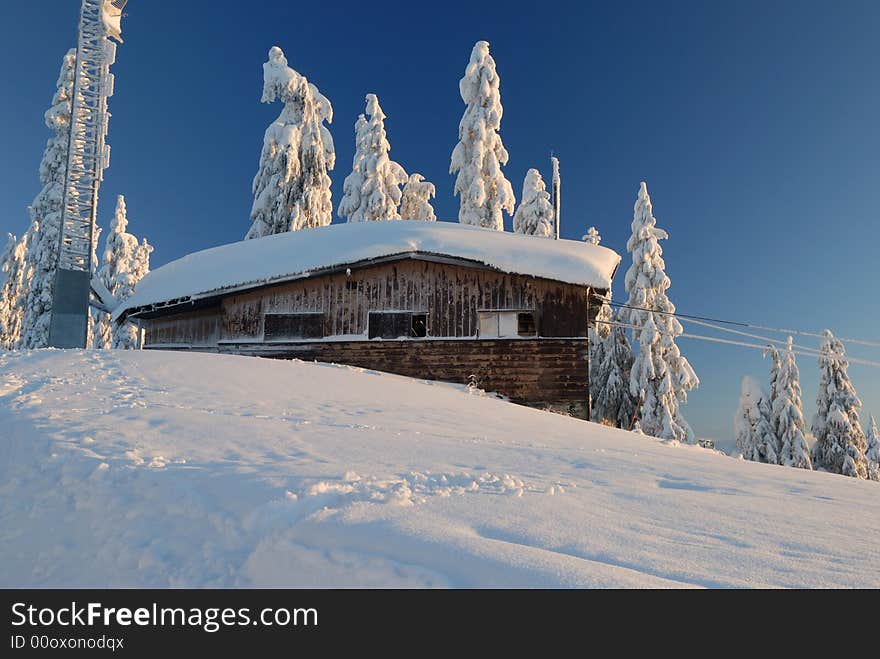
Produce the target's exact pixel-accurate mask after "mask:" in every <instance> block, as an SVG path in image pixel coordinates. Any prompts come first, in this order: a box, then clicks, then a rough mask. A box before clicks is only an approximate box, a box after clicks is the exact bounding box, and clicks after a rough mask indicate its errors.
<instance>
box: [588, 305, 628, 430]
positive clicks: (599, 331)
mask: <svg viewBox="0 0 880 659" xmlns="http://www.w3.org/2000/svg"><path fill="white" fill-rule="evenodd" d="M610 298H611V291H609V292H608V299H604V300H602V304H601V306H600V307H599V311H598V312H597V313H596V318H595V321H594V322H593V323H588V324H589V325H590V327H589V328H588V329H587V336H588V337H589V339H590V346H589V360H590V364H589V376H590V398H591V401H592V409H593V413H592V414H591V420H592V421H596V422H601V421H602V420H603V419H604V418H605V417H604V415H605V413H606V408H607V406H606V405H604V404H602V403H599V405H600V406H601V408H602V409H601V411H600V412H597V411H596V409H597V408H596V405H597V401H598V399H599V396H600V388H601V387H602V386H603V384H604V382H605V380H606V378H607V373H605V372H604V370H603V369H604V367H605V354H606V353H605V351H606V349H608V348H610V347H611V344H610V343H607V342H606V340H607V339H608V336H609V335H610V334H611V328H612V325H611V324H610V323H611V321H612V320H613V317H614V316H613V313H612V310H611V305H610V304H608V301H609V300H610ZM627 377H628V376H627Z"/></svg>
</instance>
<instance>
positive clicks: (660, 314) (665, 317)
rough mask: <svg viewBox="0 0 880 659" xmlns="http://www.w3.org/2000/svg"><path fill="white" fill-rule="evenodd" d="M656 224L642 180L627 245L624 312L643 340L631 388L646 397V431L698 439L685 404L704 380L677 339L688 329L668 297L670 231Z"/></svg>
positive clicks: (642, 411) (641, 412) (642, 402)
mask: <svg viewBox="0 0 880 659" xmlns="http://www.w3.org/2000/svg"><path fill="white" fill-rule="evenodd" d="M656 225H657V221H656V219H654V213H653V210H652V207H651V198H650V197H649V196H648V187H647V185H646V184H645V183H642V185H641V188H640V189H639V197H638V200H637V201H636V204H635V208H634V213H633V222H632V236H631V237H630V239H629V241H628V242H627V244H626V249H627V251H628V252H630V253H631V254H632V265H631V266H630V268H629V270H628V271H627V273H626V291H627V293H628V294H629V300H628V301H627V307H628V308H626V309H623V310H622V311H621V319H622V320H623V322H624V323H627V324H629V325H632V326H634V328H635V329H633V339H634V340H635V341H637V342H638V344H639V350H638V354H637V356H636V358H635V362H634V363H633V368H632V372H631V374H630V392H631V393H632V395H633V397H634V398H636V399H637V400H639V401H640V407H639V418H640V421H641V427H642V430H643V431H644V432H645V434H648V435H653V436H655V437H660V438H662V439H675V440H678V441H686V442H688V443H693V442H694V441H695V438H694V432H693V430H692V429H691V427H690V425H689V424H688V422H687V421H686V420H685V418H684V416H682V414H681V410H680V407H679V406H680V405H681V404H684V403H686V402H687V393H688V391H691V390H693V389H696V388H697V387H698V386H699V384H700V380H699V379H698V378H697V375H696V373H694V370H693V368H691V365H690V362H688V360H687V359H686V358H685V357H683V356H682V355H681V353H680V352H679V349H678V346H676V344H675V339H676V337H678V336H681V335H682V333H683V331H684V330H683V329H682V327H681V324H680V323H679V322H678V320H677V319H676V318H675V316H673V315H672V314H674V313H675V306H674V305H673V304H672V302H670V301H669V298H668V297H667V296H666V290H667V289H668V288H669V286H670V283H671V282H670V280H669V277H667V276H666V272H665V268H666V264H665V263H664V261H663V250H662V249H661V248H660V242H659V241H660V240H662V239H666V238H668V235H667V234H666V232H665V231H663V230H661V229H658V228H657V226H656Z"/></svg>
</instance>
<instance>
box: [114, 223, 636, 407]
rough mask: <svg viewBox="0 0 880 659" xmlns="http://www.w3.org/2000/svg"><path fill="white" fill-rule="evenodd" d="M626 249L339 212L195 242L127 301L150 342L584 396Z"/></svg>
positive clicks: (549, 395)
mask: <svg viewBox="0 0 880 659" xmlns="http://www.w3.org/2000/svg"><path fill="white" fill-rule="evenodd" d="M619 263H620V256H619V255H618V254H617V253H615V252H614V251H612V250H610V249H608V248H606V247H600V246H598V245H591V244H588V243H584V242H580V241H571V240H551V239H547V238H541V237H535V236H526V235H520V234H513V233H503V232H497V231H490V230H487V229H481V228H476V227H470V226H464V225H460V224H454V223H449V222H412V221H399V222H366V223H351V224H339V225H331V226H327V227H323V228H318V229H310V230H305V231H295V232H290V233H283V234H278V235H273V236H268V237H265V238H260V239H256V240H247V241H243V242H238V243H233V244H231V245H224V246H222V247H216V248H213V249H208V250H205V251H202V252H198V253H195V254H190V255H189V256H186V257H184V258H182V259H179V260H177V261H174V262H172V263H169V264H167V265H165V266H163V267H161V268H158V269H157V270H155V271H153V272H151V273H150V274H149V275H147V276H146V277H145V278H144V279H143V280H142V281H141V282H140V284H139V285H138V288H137V291H136V292H135V294H134V295H133V296H132V297H131V298H129V299H128V300H127V301H126V302H125V303H124V304H123V305H122V306H121V307H120V308H118V309H117V310H116V312H115V313H114V320H116V321H117V322H124V321H126V320H134V321H136V322H139V323H140V324H141V325H142V326H143V328H144V330H145V341H144V347H145V348H146V349H164V350H199V351H213V352H220V353H231V354H241V355H259V356H264V357H276V358H300V359H307V360H317V361H323V362H335V363H343V364H351V365H354V366H361V367H366V368H372V369H376V370H381V371H388V372H392V373H398V374H401V375H408V376H413V377H418V378H423V379H430V380H443V381H450V382H459V383H467V382H475V383H476V385H477V386H479V387H480V388H482V389H485V390H487V391H494V392H498V393H500V394H503V395H506V396H508V397H510V398H511V399H512V400H514V401H517V402H522V403H526V404H532V405H542V406H552V407H560V408H565V409H570V410H572V411H583V409H584V408H585V403H586V400H587V389H588V375H587V373H588V361H587V355H588V345H587V328H588V326H589V324H590V323H591V319H592V318H595V316H596V312H597V311H598V304H599V303H598V302H596V301H595V300H594V299H593V298H592V297H591V295H590V292H591V291H592V292H596V293H599V294H605V293H606V292H607V291H608V290H609V289H610V287H611V280H612V277H613V276H614V273H615V271H616V269H617V267H618V265H619Z"/></svg>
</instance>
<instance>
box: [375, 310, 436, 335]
mask: <svg viewBox="0 0 880 659" xmlns="http://www.w3.org/2000/svg"><path fill="white" fill-rule="evenodd" d="M380 316H399V317H402V318H403V317H405V318H406V320H405V321H403V323H402V326H405V327H407V328H408V329H407V331H406V332H403V333H400V334H397V335H396V336H390V335H388V336H385V335H383V334H382V329H381V328H380V327H378V326H377V325H376V324H374V320H373V319H374V318H376V319H377V320H378V317H380ZM428 316H429V314H428V312H427V311H423V310H414V311H408V310H407V311H404V310H396V311H385V310H382V309H371V310H370V311H369V312H368V313H367V338H368V339H369V340H371V341H372V340H373V339H381V340H383V341H396V340H401V339H403V340H412V339H427V338H430V336H429V334H428ZM416 318H424V332H425V333H424V334H419V335H417V334H414V325H413V323H414V322H415V320H416Z"/></svg>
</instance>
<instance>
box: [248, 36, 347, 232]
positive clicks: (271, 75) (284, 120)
mask: <svg viewBox="0 0 880 659" xmlns="http://www.w3.org/2000/svg"><path fill="white" fill-rule="evenodd" d="M275 101H281V102H282V103H284V109H283V110H282V111H281V114H280V115H279V116H278V119H276V120H275V121H274V122H273V123H272V124H271V125H270V126H269V128H267V129H266V134H265V136H264V138H263V150H262V153H261V155H260V165H259V169H258V171H257V175H256V176H255V177H254V184H253V191H254V204H253V207H252V208H251V220H252V222H253V224H252V225H251V228H250V231H248V233H247V236H246V237H245V239H251V238H261V237H263V236H269V235H272V234H276V233H284V232H286V231H297V230H299V229H310V228H314V227H320V226H326V225H328V224H330V222H331V220H332V216H333V204H332V201H331V197H330V183H331V181H330V176H329V174H328V173H327V172H329V171H332V170H333V167H334V165H335V163H336V151H335V149H334V147H333V138H332V137H331V135H330V131H329V130H328V129H327V127H326V126H324V122H326V123H328V124H330V123H332V122H333V107H332V106H331V105H330V101H328V100H327V99H326V98H325V97H324V96H323V95H322V94H321V92H319V91H318V88H317V87H315V85H313V84H311V83H310V82H309V81H308V80H306V78H305V77H304V76H301V75H300V74H299V73H297V72H296V71H294V70H293V69H291V68H290V67H289V66H288V65H287V59H286V58H285V57H284V53H283V52H282V50H281V49H280V48H278V47H277V46H275V47H273V48H272V49H271V50H270V51H269V61H268V62H266V63H265V64H263V98H262V102H263V103H273V102H275Z"/></svg>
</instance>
